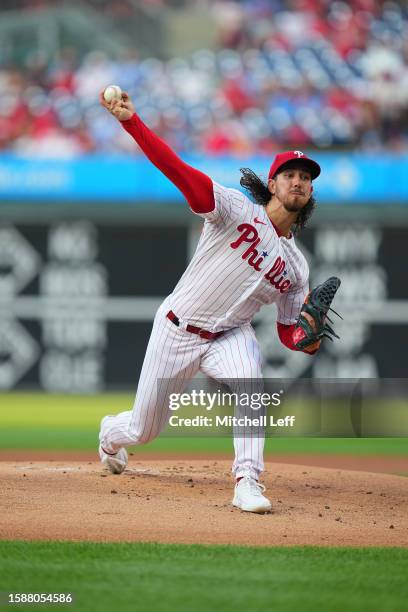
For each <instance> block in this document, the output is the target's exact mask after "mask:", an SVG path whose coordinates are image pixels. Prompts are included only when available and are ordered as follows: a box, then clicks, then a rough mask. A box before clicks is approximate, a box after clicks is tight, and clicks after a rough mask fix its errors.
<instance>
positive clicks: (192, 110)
mask: <svg viewBox="0 0 408 612" xmlns="http://www.w3.org/2000/svg"><path fill="white" fill-rule="evenodd" d="M89 1H90V2H91V4H93V5H94V6H97V5H100V6H103V7H105V9H107V7H108V6H109V10H110V11H113V10H116V15H119V14H123V15H126V10H129V11H131V10H132V5H133V3H132V2H131V0H126V1H125V2H121V1H119V0H117V1H116V2H106V1H104V0H89ZM11 4H14V8H15V6H16V4H19V5H20V6H21V7H23V6H29V7H31V8H33V7H38V8H41V7H42V6H43V5H44V4H47V1H46V0H31V1H29V0H20V2H14V3H11ZM184 4H185V2H184V0H143V2H139V8H140V6H143V7H144V8H145V9H146V10H160V9H164V8H166V7H171V8H172V9H180V10H182V9H183V6H184ZM189 4H190V6H191V5H192V4H194V2H190V3H189ZM195 4H197V5H198V4H200V5H204V4H205V6H206V7H207V8H208V11H210V13H211V15H212V18H213V20H214V23H215V24H216V28H217V31H218V45H217V47H216V48H214V49H201V50H197V51H195V52H194V53H192V54H191V55H190V56H189V57H185V58H173V59H170V60H168V61H161V60H159V59H157V58H140V57H139V56H138V53H137V50H127V51H126V52H124V53H123V55H122V56H121V57H119V58H116V59H115V60H112V59H110V58H108V57H106V55H105V54H104V53H103V52H101V51H94V52H92V53H90V54H88V55H87V56H86V57H78V55H77V53H76V51H75V49H73V48H69V47H68V48H66V49H63V50H62V51H61V52H60V53H59V54H58V55H56V56H55V57H54V58H53V60H52V61H51V62H50V61H49V60H46V59H45V58H44V57H42V56H41V54H40V53H35V52H33V54H32V55H31V56H30V57H29V58H28V59H27V62H26V65H25V66H24V67H18V68H17V67H13V66H1V65H0V86H1V91H2V96H1V98H0V149H2V150H12V151H15V152H18V153H20V154H23V155H45V156H47V155H49V156H63V157H69V156H74V155H79V154H81V153H87V152H92V151H96V152H109V153H115V152H121V151H128V152H133V153H135V154H137V149H136V148H135V146H134V143H133V141H131V139H129V137H128V136H127V135H126V134H125V133H124V132H123V133H122V131H120V130H118V129H117V126H116V125H115V122H114V120H113V119H111V118H110V117H109V116H108V115H107V114H106V111H104V110H103V109H101V108H100V107H99V105H98V94H99V91H100V90H101V89H102V88H103V87H104V86H105V85H107V84H112V83H114V84H118V85H120V86H121V87H122V89H125V90H126V91H128V92H129V94H130V95H131V96H132V97H133V99H134V102H135V105H136V108H137V110H138V112H139V114H140V115H141V117H142V118H143V119H144V120H145V121H146V123H147V124H148V125H149V126H150V127H152V128H153V129H154V130H155V131H156V132H157V133H158V134H159V135H161V136H163V137H164V138H165V139H166V140H167V141H168V142H169V144H171V145H172V146H173V147H175V148H176V149H177V150H178V151H179V152H181V153H198V154H202V153H205V154H210V155H219V154H232V155H237V156H247V155H248V156H249V155H254V154H257V153H271V152H273V151H275V150H276V149H277V148H280V147H283V146H284V147H286V146H287V147H293V148H301V147H319V148H322V147H324V148H353V149H356V148H357V149H359V150H370V151H375V150H377V151H381V150H384V149H387V150H392V151H406V152H408V12H407V8H406V4H405V3H401V4H399V3H397V2H378V1H374V0H352V1H350V2H347V3H346V2H341V1H335V2H329V1H325V0H241V1H233V0H207V1H206V2H198V0H197V2H195ZM4 5H5V6H4V7H3V6H2V8H7V2H5V3H4ZM10 8H11V7H10ZM125 9H126V10H125Z"/></svg>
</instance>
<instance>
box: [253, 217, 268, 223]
mask: <svg viewBox="0 0 408 612" xmlns="http://www.w3.org/2000/svg"><path fill="white" fill-rule="evenodd" d="M254 223H260V224H261V225H266V223H264V222H263V221H261V220H260V219H258V217H255V219H254Z"/></svg>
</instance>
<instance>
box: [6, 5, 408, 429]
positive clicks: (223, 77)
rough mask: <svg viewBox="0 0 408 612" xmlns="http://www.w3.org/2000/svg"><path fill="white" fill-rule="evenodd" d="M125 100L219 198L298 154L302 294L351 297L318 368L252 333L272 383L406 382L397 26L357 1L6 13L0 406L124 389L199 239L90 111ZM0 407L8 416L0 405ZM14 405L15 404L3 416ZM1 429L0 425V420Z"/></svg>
mask: <svg viewBox="0 0 408 612" xmlns="http://www.w3.org/2000/svg"><path fill="white" fill-rule="evenodd" d="M111 83H117V84H119V85H120V86H121V87H122V88H123V89H125V90H127V91H129V93H130V94H131V95H132V96H133V98H134V101H135V103H136V107H137V109H138V111H139V113H140V115H141V116H142V118H143V119H144V120H145V121H146V123H147V124H148V125H149V126H150V127H151V128H153V129H154V130H155V131H156V132H157V133H159V134H160V135H161V136H162V137H164V138H165V139H166V140H167V141H168V142H169V144H171V146H173V147H174V148H175V149H176V150H177V151H178V152H179V153H180V154H181V155H182V156H183V157H184V158H185V159H186V160H190V161H191V162H192V163H194V164H195V165H196V166H197V167H199V168H201V169H202V170H204V171H206V172H208V173H209V174H210V175H211V176H212V177H213V178H214V179H216V180H218V181H219V182H222V183H224V184H227V185H229V186H236V187H237V186H238V182H239V175H240V174H239V168H240V167H243V166H245V167H251V168H253V169H254V170H256V171H257V172H259V173H261V174H263V175H267V171H268V167H269V164H270V162H271V159H272V157H273V156H274V154H275V153H276V152H277V151H280V150H286V149H300V150H305V151H307V152H308V153H309V154H313V155H314V156H316V158H317V159H318V161H319V162H320V163H321V164H322V167H323V174H322V176H321V178H319V179H318V180H317V181H316V186H315V193H316V195H317V200H318V205H319V208H318V210H317V211H316V213H315V216H314V218H313V220H312V223H311V226H310V229H307V230H305V232H304V234H302V235H301V236H300V237H299V242H300V244H301V245H302V248H303V250H304V252H305V254H306V256H307V257H308V259H309V263H310V268H311V282H312V283H313V284H314V283H316V282H318V281H319V279H321V278H324V277H326V276H328V275H332V274H336V275H338V276H340V277H341V278H342V280H343V285H342V288H341V292H340V294H339V296H338V299H337V298H336V300H337V309H338V310H339V311H340V312H342V313H343V314H344V316H345V321H344V323H343V324H342V325H340V326H339V331H340V335H341V337H342V341H341V342H337V343H333V344H330V343H328V342H327V343H326V344H325V346H324V349H323V350H322V351H321V352H320V354H319V356H318V357H317V358H315V359H313V360H311V359H310V358H308V357H306V356H304V355H299V354H296V353H292V352H290V351H287V350H286V349H284V348H283V347H282V346H280V345H279V342H278V340H277V339H276V338H275V325H274V317H275V313H274V311H273V308H268V309H264V310H263V311H261V313H260V314H259V316H258V317H257V320H256V327H257V333H258V338H259V340H260V342H261V344H262V349H263V352H264V356H265V374H266V375H267V376H269V377H274V376H279V377H284V376H287V377H302V376H303V377H334V378H339V377H340V378H341V377H353V378H354V377H374V378H375V377H386V378H395V377H405V376H406V344H407V343H406V339H407V322H408V284H407V283H406V282H405V276H406V274H405V265H404V261H405V257H406V245H407V242H408V181H407V180H406V176H407V172H408V10H407V6H406V3H405V2H375V1H373V0H353V1H350V2H342V1H339V2H337V1H336V2H329V1H324V0H242V1H238V0H214V1H213V0H200V1H198V0H197V1H190V2H184V1H183V0H139V1H138V0H133V1H132V0H87V1H81V2H80V3H79V2H64V1H61V2H51V1H47V0H15V1H4V2H2V3H1V7H0V84H1V92H2V94H1V97H0V217H1V222H0V389H1V390H2V392H3V402H2V404H3V407H4V408H5V410H4V411H2V415H3V417H4V415H5V413H6V412H7V410H6V407H7V405H8V404H7V402H6V400H5V398H6V396H7V397H9V396H8V394H7V392H10V391H15V390H20V391H21V390H24V391H33V390H34V391H35V390H37V391H45V392H53V393H60V394H90V395H92V394H96V393H104V392H106V391H127V392H132V393H133V391H134V390H135V389H136V384H137V379H138V373H139V370H140V367H141V363H142V360H143V356H144V352H145V347H146V343H147V340H148V336H149V333H150V329H151V322H152V319H153V316H154V312H155V309H156V307H157V306H158V304H159V303H160V301H161V299H162V298H163V297H164V296H165V295H167V294H168V293H169V292H170V291H171V289H172V288H173V286H174V285H175V283H176V281H177V280H178V278H179V277H180V275H181V273H182V272H183V270H184V269H185V266H186V263H187V262H188V260H189V257H190V256H191V253H192V251H193V249H194V246H195V244H196V241H197V237H198V236H199V233H200V222H199V221H197V219H196V218H195V217H194V216H193V215H191V214H190V213H189V212H188V210H187V206H186V204H185V203H184V202H183V200H182V198H181V196H180V194H179V193H178V192H177V191H176V190H175V189H174V188H173V187H172V185H171V184H170V183H169V182H168V181H167V180H166V179H165V178H163V177H162V176H161V175H160V173H159V172H158V171H156V170H155V169H154V168H153V167H152V166H151V165H150V164H149V162H147V161H145V159H144V158H143V155H141V153H140V151H139V150H138V148H137V146H136V145H135V143H134V142H133V140H132V139H131V138H130V137H129V136H128V135H127V134H126V133H125V132H124V131H121V129H120V127H119V126H118V124H117V123H116V122H115V120H114V119H113V118H112V117H110V116H109V115H108V114H107V113H106V112H105V111H104V110H103V109H101V108H100V107H99V106H98V93H99V91H100V90H101V89H102V88H103V87H104V86H106V85H107V84H111ZM0 401H1V398H0ZM8 401H9V400H8ZM3 417H2V418H3Z"/></svg>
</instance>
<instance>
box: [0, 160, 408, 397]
mask: <svg viewBox="0 0 408 612" xmlns="http://www.w3.org/2000/svg"><path fill="white" fill-rule="evenodd" d="M317 157H318V159H319V161H321V163H322V164H323V166H324V169H325V172H324V174H323V175H322V177H321V178H319V179H317V181H316V188H315V191H316V193H317V197H318V209H317V211H316V212H315V214H314V217H313V219H312V222H311V224H310V228H307V229H306V230H305V231H304V232H303V233H302V235H301V236H300V237H299V239H298V242H299V244H300V246H301V248H302V250H303V252H304V253H305V255H306V257H307V259H308V261H309V265H310V270H311V284H312V285H314V284H316V283H318V282H320V281H321V280H323V279H325V278H326V277H328V276H331V275H338V276H339V277H340V278H341V279H342V287H341V290H340V291H339V293H338V296H336V305H335V307H336V309H337V310H339V311H340V312H341V313H342V314H343V315H344V321H343V322H337V323H336V329H337V331H338V332H339V334H340V336H341V341H340V342H335V343H333V344H332V343H329V342H325V343H324V347H323V349H322V350H321V351H320V352H319V355H318V356H317V357H316V358H313V359H311V358H310V357H309V356H306V355H303V354H298V353H294V352H292V351H288V350H287V349H285V348H284V347H283V346H282V345H281V344H280V343H279V341H278V340H277V338H276V333H275V317H276V313H275V310H274V307H267V308H263V309H262V310H261V312H260V313H259V315H257V317H256V319H255V322H254V325H255V327H256V330H257V336H258V339H259V341H260V344H261V348H262V352H263V355H264V359H265V367H264V372H265V375H266V376H267V377H270V378H273V377H276V376H278V377H298V376H313V377H334V378H338V377H377V376H380V377H390V378H395V377H405V375H406V366H405V346H406V337H407V323H408V286H407V284H406V283H405V280H404V279H405V272H404V265H403V262H404V261H405V257H406V244H407V242H408V206H407V203H408V192H407V193H406V191H407V189H408V188H407V183H406V181H404V180H403V176H402V174H403V172H406V170H407V169H408V160H406V159H405V158H404V157H399V158H397V157H396V156H394V157H392V156H389V155H388V156H385V157H384V158H382V159H380V160H379V159H378V158H377V157H372V158H371V162H372V163H371V165H370V158H367V157H366V158H364V159H359V158H358V156H357V154H354V155H352V156H345V155H340V156H335V155H330V154H325V155H319V156H317ZM261 161H262V163H261ZM397 161H398V163H396V162H397ZM352 162H353V163H352ZM394 162H395V163H394ZM266 163H267V160H265V159H264V160H245V162H242V160H241V164H239V163H238V162H237V160H223V161H222V160H219V164H218V165H217V162H216V161H214V160H212V161H208V160H207V161H206V162H205V163H204V162H203V164H204V169H205V170H207V171H209V172H210V174H211V175H212V176H215V178H216V179H217V180H220V181H221V182H223V183H224V184H227V185H232V186H237V184H236V183H237V180H238V178H239V173H238V172H237V167H239V165H248V166H252V167H254V168H255V169H256V168H257V167H259V168H260V167H261V166H262V165H263V167H264V168H265V166H266ZM95 164H96V165H95ZM197 165H199V164H198V162H197ZM64 177H65V178H64ZM124 177H125V178H126V177H127V178H126V180H125V178H124ZM101 193H103V194H104V197H103V198H102V199H101V200H99V199H98V198H99V196H100V195H101ZM340 193H342V194H343V196H344V197H343V199H338V198H339V194H340ZM368 194H370V198H371V197H373V202H372V204H371V205H368V203H367V195H368ZM396 194H397V195H396ZM391 195H392V199H390V198H389V197H388V196H390V197H391ZM350 198H352V199H350ZM201 226H202V221H201V219H199V218H198V217H197V216H195V215H193V214H191V212H190V211H189V209H188V206H187V205H186V203H185V202H183V201H182V198H181V197H180V196H179V195H178V193H177V191H176V190H175V189H173V187H172V186H171V185H170V183H169V182H168V181H167V180H166V179H164V178H163V177H162V176H161V175H160V173H159V172H158V171H156V170H155V169H154V168H152V166H151V165H150V164H147V163H145V162H143V161H142V160H141V159H136V160H135V159H130V158H129V157H127V158H126V159H121V158H120V159H118V158H112V159H109V160H105V162H104V163H102V162H101V161H100V160H99V161H98V160H97V159H95V158H88V159H81V160H76V161H72V162H62V161H58V162H57V161H45V160H42V161H41V160H37V161H34V160H18V159H17V158H16V157H12V156H4V157H0V389H2V390H8V389H14V388H20V389H25V388H29V389H33V388H34V389H36V388H42V389H45V390H47V391H55V392H64V393H69V392H72V393H95V392H99V391H103V390H106V389H108V390H110V389H129V390H130V389H132V390H133V389H134V388H135V386H136V382H137V378H138V373H139V371H140V367H141V364H142V360H143V357H144V353H145V347H146V344H147V341H148V337H149V334H150V330H151V324H152V320H153V316H154V313H155V311H156V309H157V306H158V305H159V304H160V302H161V300H162V299H163V298H164V297H165V296H166V295H167V294H168V293H170V292H171V290H172V288H173V287H174V285H175V284H176V282H177V280H178V279H179V277H180V276H181V274H182V273H183V271H184V269H185V266H186V264H187V263H188V261H189V259H190V258H191V255H192V253H193V252H194V249H195V245H196V243H197V240H198V238H199V235H200V232H201Z"/></svg>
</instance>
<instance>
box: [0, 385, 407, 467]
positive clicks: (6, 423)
mask: <svg viewBox="0 0 408 612" xmlns="http://www.w3.org/2000/svg"><path fill="white" fill-rule="evenodd" d="M132 405H133V395H130V394H103V395H94V396H70V395H51V394H42V393H37V394H36V393H8V394H2V395H0V449H24V448H26V449H31V450H32V449H47V450H94V449H95V447H96V445H97V437H98V431H99V423H100V420H101V418H102V417H103V416H104V415H106V414H116V413H117V412H121V411H123V410H129V409H131V407H132ZM231 448H232V440H231V439H230V438H221V437H209V438H205V437H200V438H191V437H184V438H173V437H172V438H170V437H161V438H159V439H158V440H155V441H154V442H152V443H150V444H149V445H147V446H144V447H139V448H138V450H137V452H138V453H139V452H140V453H144V452H150V451H163V452H171V451H174V452H185V453H189V454H191V453H194V452H200V453H209V454H210V453H212V452H226V453H229V452H231ZM266 452H269V453H317V454H320V453H321V454H356V455H367V454H377V455H406V454H407V452H408V438H295V437H288V438H283V437H274V438H269V439H268V440H267V443H266Z"/></svg>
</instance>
